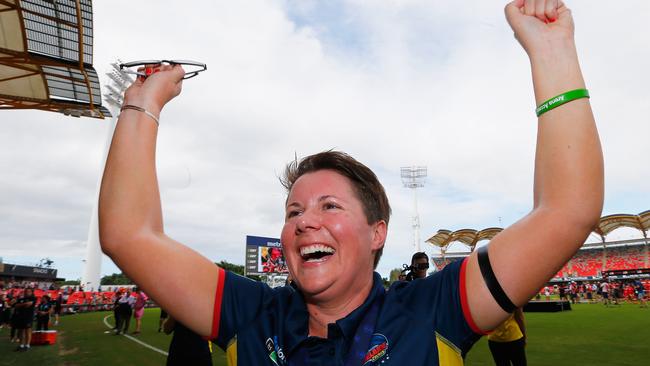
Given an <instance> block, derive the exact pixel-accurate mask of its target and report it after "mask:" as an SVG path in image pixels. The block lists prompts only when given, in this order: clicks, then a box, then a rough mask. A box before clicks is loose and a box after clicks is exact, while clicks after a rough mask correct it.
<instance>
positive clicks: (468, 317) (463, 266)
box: [459, 257, 489, 335]
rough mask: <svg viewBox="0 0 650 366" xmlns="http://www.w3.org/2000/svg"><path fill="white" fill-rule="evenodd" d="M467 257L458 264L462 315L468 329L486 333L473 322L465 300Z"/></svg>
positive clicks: (481, 333) (477, 332) (482, 333)
mask: <svg viewBox="0 0 650 366" xmlns="http://www.w3.org/2000/svg"><path fill="white" fill-rule="evenodd" d="M468 260H469V257H467V258H465V259H463V264H461V266H460V286H459V288H460V305H461V307H462V308H463V315H464V316H465V321H466V322H467V324H468V325H469V327H470V329H472V331H473V332H474V333H476V334H480V335H487V334H489V333H488V332H484V331H482V330H481V329H479V327H477V326H476V323H474V319H472V314H471V313H470V311H469V303H468V302H467V287H465V272H466V271H467V261H468Z"/></svg>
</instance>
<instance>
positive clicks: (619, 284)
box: [537, 279, 650, 307]
mask: <svg viewBox="0 0 650 366" xmlns="http://www.w3.org/2000/svg"><path fill="white" fill-rule="evenodd" d="M648 293H650V279H642V280H639V279H635V280H602V281H570V282H567V283H560V284H549V285H547V286H544V287H543V288H542V289H540V291H539V293H538V295H537V299H538V300H541V299H544V300H555V299H560V300H567V301H571V302H572V303H573V304H576V303H596V302H602V303H603V304H605V305H618V304H621V303H624V302H627V303H632V304H639V305H640V306H642V307H647V304H646V301H647V294H648Z"/></svg>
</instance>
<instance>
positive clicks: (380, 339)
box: [362, 333, 389, 366]
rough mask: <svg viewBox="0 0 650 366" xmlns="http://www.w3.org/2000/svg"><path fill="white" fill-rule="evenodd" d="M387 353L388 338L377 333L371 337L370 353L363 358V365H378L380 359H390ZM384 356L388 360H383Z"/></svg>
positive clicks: (382, 361)
mask: <svg viewBox="0 0 650 366" xmlns="http://www.w3.org/2000/svg"><path fill="white" fill-rule="evenodd" d="M387 354H388V339H386V336H384V335H383V334H379V333H375V334H373V335H372V338H371V339H370V348H369V349H368V353H366V357H364V359H363V363H362V365H364V366H365V365H368V366H370V365H377V364H378V363H379V361H381V363H384V361H386V360H388V359H389V357H388V356H387ZM384 357H386V360H382V359H383V358H384Z"/></svg>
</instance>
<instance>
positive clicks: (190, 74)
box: [119, 60, 208, 80]
mask: <svg viewBox="0 0 650 366" xmlns="http://www.w3.org/2000/svg"><path fill="white" fill-rule="evenodd" d="M163 64H167V65H172V66H173V65H181V66H183V65H187V66H195V67H199V68H201V69H200V70H194V71H190V72H187V73H185V76H184V77H183V80H187V79H191V78H193V77H195V76H196V75H198V74H199V73H200V72H203V71H205V70H207V69H208V65H207V64H204V63H201V62H197V61H189V60H141V61H131V62H124V63H121V64H120V65H119V66H120V70H122V71H123V72H125V73H127V74H133V75H138V76H141V77H144V78H146V77H147V76H149V75H147V74H145V73H142V72H138V71H133V70H129V69H130V68H133V67H140V66H147V65H163Z"/></svg>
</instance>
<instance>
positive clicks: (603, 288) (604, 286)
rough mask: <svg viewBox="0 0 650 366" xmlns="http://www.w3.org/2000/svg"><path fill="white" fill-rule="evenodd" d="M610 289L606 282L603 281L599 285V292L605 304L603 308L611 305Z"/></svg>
mask: <svg viewBox="0 0 650 366" xmlns="http://www.w3.org/2000/svg"><path fill="white" fill-rule="evenodd" d="M610 289H611V288H610V284H609V282H608V281H606V280H605V281H603V282H602V283H601V284H600V291H601V292H602V294H603V303H604V304H605V306H609V305H611V304H612V301H611V300H610V299H609V292H610Z"/></svg>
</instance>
